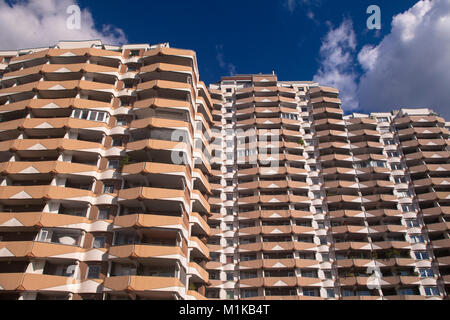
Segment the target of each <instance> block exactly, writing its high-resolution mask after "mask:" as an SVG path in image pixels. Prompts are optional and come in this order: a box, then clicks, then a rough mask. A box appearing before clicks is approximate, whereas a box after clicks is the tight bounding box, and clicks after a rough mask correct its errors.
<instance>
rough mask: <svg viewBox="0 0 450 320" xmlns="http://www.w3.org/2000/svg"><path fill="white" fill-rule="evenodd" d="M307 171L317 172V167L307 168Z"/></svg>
mask: <svg viewBox="0 0 450 320" xmlns="http://www.w3.org/2000/svg"><path fill="white" fill-rule="evenodd" d="M309 169H310V170H311V171H312V172H315V171H317V167H316V166H311V165H310V166H309Z"/></svg>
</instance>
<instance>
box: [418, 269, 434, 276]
mask: <svg viewBox="0 0 450 320" xmlns="http://www.w3.org/2000/svg"><path fill="white" fill-rule="evenodd" d="M419 273H420V277H421V278H434V272H433V270H432V269H420V270H419Z"/></svg>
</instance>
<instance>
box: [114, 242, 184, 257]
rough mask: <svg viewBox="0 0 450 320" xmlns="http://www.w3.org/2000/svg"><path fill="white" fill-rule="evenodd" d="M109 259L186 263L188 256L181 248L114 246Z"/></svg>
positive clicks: (137, 245)
mask: <svg viewBox="0 0 450 320" xmlns="http://www.w3.org/2000/svg"><path fill="white" fill-rule="evenodd" d="M108 253H109V259H111V260H115V259H149V258H152V259H169V257H170V259H177V260H180V261H184V259H186V256H187V254H186V253H185V252H183V250H182V248H180V247H173V246H156V245H145V244H132V245H123V246H112V247H111V248H110V249H109V252H108Z"/></svg>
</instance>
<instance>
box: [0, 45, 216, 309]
mask: <svg viewBox="0 0 450 320" xmlns="http://www.w3.org/2000/svg"><path fill="white" fill-rule="evenodd" d="M8 54H9V55H7V54H6V53H3V56H2V57H1V60H2V63H3V64H2V67H3V68H2V71H1V72H2V78H1V88H0V113H1V115H0V117H1V118H0V119H1V120H0V121H1V123H0V131H1V137H0V158H1V159H0V162H1V163H0V170H1V173H2V176H1V184H0V212H1V213H0V299H22V300H27V299H40V300H45V299H73V300H78V299H205V297H204V294H205V286H206V285H207V284H208V281H209V278H208V277H209V275H208V273H207V272H206V270H205V269H204V266H205V264H206V262H207V261H208V260H209V250H208V248H207V247H206V237H207V236H209V233H210V229H209V226H208V224H207V216H208V215H209V214H210V213H209V212H210V209H209V204H208V195H209V193H210V192H211V190H210V186H209V182H208V177H209V176H210V175H211V169H210V167H209V163H206V162H204V159H202V158H198V157H197V156H196V153H197V152H198V150H197V149H196V147H195V143H194V141H196V140H198V139H199V137H201V136H202V135H203V132H202V131H199V130H198V129H197V128H201V127H203V128H209V127H210V126H211V124H212V117H211V113H210V109H211V105H210V98H209V93H208V91H207V89H206V87H205V85H204V84H203V83H202V82H200V81H199V76H198V70H197V62H196V56H195V53H194V52H192V51H188V50H179V49H171V48H169V46H168V45H164V44H163V45H156V46H149V45H132V46H123V47H110V46H109V47H108V46H104V45H103V44H102V43H101V42H98V41H93V42H78V43H77V42H61V43H59V44H58V45H57V46H55V47H54V48H50V49H38V50H30V52H23V51H21V52H15V53H11V52H10V53H8ZM0 55H2V54H0ZM204 143H205V144H206V145H207V146H208V140H205V141H204ZM172 154H176V155H178V158H180V159H181V161H178V162H177V161H173V160H174V157H172ZM175 160H176V159H175Z"/></svg>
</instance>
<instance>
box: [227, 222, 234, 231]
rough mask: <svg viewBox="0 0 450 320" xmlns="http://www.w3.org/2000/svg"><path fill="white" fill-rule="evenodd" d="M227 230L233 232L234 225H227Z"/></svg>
mask: <svg viewBox="0 0 450 320" xmlns="http://www.w3.org/2000/svg"><path fill="white" fill-rule="evenodd" d="M226 228H227V230H228V231H232V230H233V224H232V223H227V224H226Z"/></svg>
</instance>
